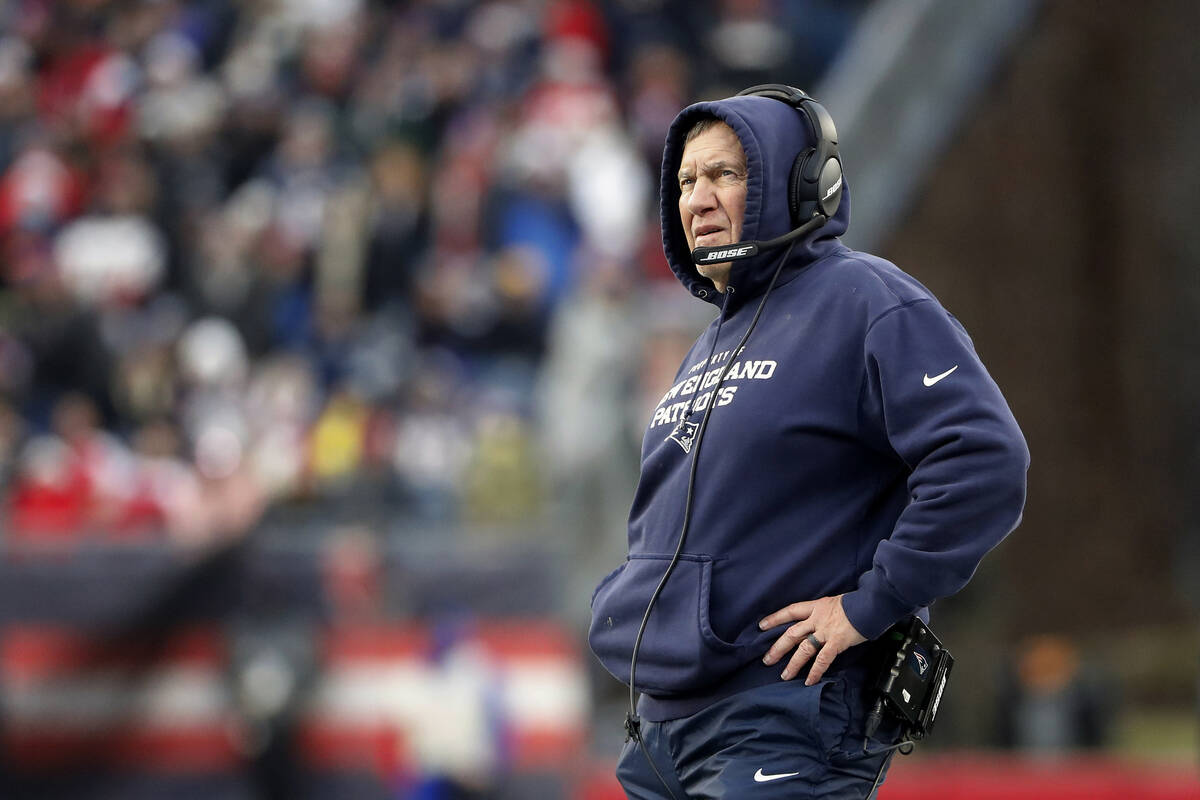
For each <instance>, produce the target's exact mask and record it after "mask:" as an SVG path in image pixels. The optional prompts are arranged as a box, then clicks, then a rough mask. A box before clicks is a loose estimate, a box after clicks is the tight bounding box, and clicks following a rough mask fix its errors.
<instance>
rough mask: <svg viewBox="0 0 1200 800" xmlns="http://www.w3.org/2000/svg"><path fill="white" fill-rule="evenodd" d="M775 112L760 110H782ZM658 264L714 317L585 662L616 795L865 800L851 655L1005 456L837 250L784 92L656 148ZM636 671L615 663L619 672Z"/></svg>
mask: <svg viewBox="0 0 1200 800" xmlns="http://www.w3.org/2000/svg"><path fill="white" fill-rule="evenodd" d="M781 101H782V102H781ZM661 206H662V213H661V218H662V225H663V242H664V249H665V252H666V256H667V259H668V262H669V263H670V265H671V268H672V270H673V271H674V272H675V274H676V276H677V277H678V278H679V280H680V281H681V282H682V283H683V285H684V286H685V287H686V288H687V289H688V290H689V291H690V292H691V293H692V294H694V295H695V296H697V297H699V298H701V299H703V300H705V301H707V302H710V303H713V304H715V305H717V306H718V307H719V308H720V313H719V314H718V316H717V318H716V319H715V320H714V321H713V323H712V325H711V326H710V327H709V328H708V330H706V331H705V332H704V333H703V334H701V336H700V338H699V339H697V341H696V343H695V344H694V345H693V347H692V349H691V350H690V351H689V352H688V354H687V355H686V356H685V357H684V360H683V364H682V365H681V367H680V369H679V373H678V375H677V376H676V379H675V381H674V382H673V384H672V385H671V386H670V387H667V389H666V392H665V394H664V395H663V398H662V401H661V402H660V404H659V406H658V408H657V409H656V410H655V412H654V414H653V416H652V417H651V420H650V424H649V426H648V428H647V430H646V434H645V439H644V442H643V447H642V466H641V477H640V480H639V484H638V488H637V492H636V494H635V496H634V500H633V506H632V509H631V511H630V516H629V532H628V533H629V557H628V559H627V560H626V562H625V563H624V564H622V565H621V566H620V567H618V568H617V569H616V570H615V571H614V572H613V573H611V574H610V575H609V576H608V577H606V578H605V579H604V580H603V581H602V582H601V584H600V586H599V587H598V588H597V590H596V592H595V594H594V596H593V601H592V609H593V620H592V627H591V631H590V642H591V646H592V649H593V651H594V652H595V653H596V655H597V656H598V657H599V658H600V660H601V661H602V662H603V663H604V665H605V666H606V667H607V668H608V670H609V671H610V672H612V673H613V674H614V675H615V676H616V677H618V678H619V679H620V680H622V681H623V682H625V683H626V684H632V686H633V689H635V690H636V691H638V692H641V693H642V696H641V700H640V702H639V703H638V708H637V714H636V715H631V719H630V720H629V722H628V726H629V728H630V730H631V732H632V733H633V736H632V739H631V741H630V742H629V743H628V744H627V746H626V749H625V751H624V752H623V754H622V757H621V762H620V765H619V768H618V777H619V778H620V780H621V782H622V784H623V786H624V787H625V790H626V792H627V793H628V794H629V796H630V797H632V798H668V797H677V798H680V800H682V798H684V797H688V798H743V797H756V798H757V797H762V798H785V797H786V798H792V797H823V798H855V799H856V800H857V799H858V798H863V797H866V796H868V795H869V794H870V793H871V792H872V791H873V789H874V786H875V785H876V784H877V782H878V779H879V776H881V775H882V774H883V771H884V769H885V765H886V758H887V753H886V747H887V746H888V745H889V744H891V743H892V740H893V739H894V736H895V734H896V732H897V731H898V729H899V726H898V724H895V723H893V724H890V725H889V723H886V722H885V724H884V725H883V726H882V727H881V728H880V731H879V733H878V734H877V735H876V737H875V739H874V742H873V743H868V744H873V746H869V747H867V748H865V752H864V738H865V737H866V730H865V727H866V725H865V719H866V717H867V709H868V707H869V704H870V702H871V697H870V692H869V689H870V686H869V684H870V681H871V676H870V672H869V670H870V664H871V662H872V658H871V654H870V651H871V645H867V644H864V642H867V641H868V640H873V639H876V638H877V637H879V636H880V635H881V634H882V633H883V632H884V631H886V630H887V629H888V628H889V627H890V626H891V625H893V624H894V623H896V622H897V621H899V620H901V619H903V618H905V617H908V616H910V615H913V614H919V615H921V616H925V617H927V611H926V608H927V607H928V606H929V605H930V604H931V603H932V602H933V601H934V600H936V599H937V598H939V597H945V596H947V595H950V594H953V593H954V592H956V591H958V590H959V589H960V588H962V586H963V585H965V583H966V582H967V581H968V580H969V579H970V576H971V575H972V574H973V572H974V570H975V568H976V566H977V565H978V563H979V561H980V560H981V559H982V558H983V556H984V555H985V554H986V553H987V552H988V550H990V549H991V548H992V547H994V546H995V545H996V544H997V543H998V542H999V541H1000V540H1001V539H1002V538H1003V537H1004V536H1006V535H1007V534H1008V533H1009V532H1010V531H1011V530H1012V529H1013V528H1014V527H1015V526H1016V524H1017V522H1018V520H1019V519H1020V515H1021V509H1022V506H1023V504H1024V496H1025V472H1026V469H1027V467H1028V457H1029V456H1028V451H1027V450H1026V447H1025V442H1024V439H1023V438H1022V436H1021V433H1020V430H1019V429H1018V427H1017V424H1016V422H1015V421H1014V420H1013V417H1012V414H1011V412H1010V411H1009V409H1008V406H1007V405H1006V403H1005V401H1004V398H1003V397H1002V396H1001V394H1000V391H999V389H998V388H997V387H996V384H995V383H994V382H993V381H992V379H991V378H990V377H989V376H988V374H987V371H986V370H985V369H984V366H983V364H982V363H981V362H980V360H979V358H978V356H977V355H976V353H975V350H974V348H973V346H972V343H971V340H970V338H969V337H968V336H967V334H966V332H965V331H964V330H963V328H962V326H961V325H960V324H959V323H958V322H957V321H956V320H955V319H954V318H953V317H952V316H951V315H950V314H949V313H948V312H947V311H946V310H945V309H944V308H943V307H942V306H941V305H940V304H939V303H938V301H937V300H936V299H935V298H934V297H933V296H932V295H931V294H930V293H929V291H928V290H927V289H925V287H923V286H922V285H921V284H920V283H918V282H917V281H916V280H914V279H913V278H912V277H910V276H908V275H906V274H905V273H904V272H902V271H900V270H899V269H898V268H897V267H895V266H894V265H892V264H890V263H888V262H887V261H884V260H883V259H880V258H877V257H875V256H872V255H868V254H866V253H860V252H855V251H852V250H850V249H849V248H847V247H846V246H844V245H843V244H842V243H841V241H840V240H839V239H838V236H839V235H840V234H841V233H842V232H843V231H845V229H846V226H847V224H848V221H849V190H848V188H847V187H846V186H845V184H844V183H843V180H842V176H841V165H840V159H839V158H838V156H837V150H836V134H835V133H833V131H832V122H831V121H830V120H829V119H828V115H827V114H826V113H825V112H824V109H821V108H820V107H819V106H817V105H816V104H815V103H813V102H812V101H811V99H810V98H807V96H805V95H803V94H802V93H799V92H797V91H796V90H793V89H791V88H790V87H773V88H772V87H767V90H766V91H760V92H757V93H755V94H751V95H749V96H738V97H734V98H729V99H726V100H721V101H718V102H707V103H698V104H696V105H693V106H689V107H688V108H686V109H684V110H683V111H682V112H681V113H680V114H679V116H678V117H677V118H676V120H675V122H674V123H673V124H672V126H671V128H670V131H669V133H668V135H667V145H666V149H665V151H664V156H663V169H662V183H661ZM635 653H636V655H635Z"/></svg>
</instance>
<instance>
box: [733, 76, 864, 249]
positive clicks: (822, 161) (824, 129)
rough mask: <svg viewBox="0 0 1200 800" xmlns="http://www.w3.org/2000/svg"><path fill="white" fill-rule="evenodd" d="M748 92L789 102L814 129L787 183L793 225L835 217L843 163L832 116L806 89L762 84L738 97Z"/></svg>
mask: <svg viewBox="0 0 1200 800" xmlns="http://www.w3.org/2000/svg"><path fill="white" fill-rule="evenodd" d="M748 95H750V96H755V97H769V98H771V99H772V100H779V101H780V102H782V103H787V104H788V105H789V106H791V107H792V108H794V109H796V110H797V111H799V112H800V113H801V114H803V115H804V117H805V118H806V119H807V120H808V124H809V127H811V128H812V132H813V137H814V141H815V144H814V145H813V146H812V147H807V148H805V149H804V150H801V151H800V153H799V154H798V155H797V156H796V160H795V162H794V163H793V164H792V176H791V180H790V181H789V183H788V210H789V211H790V212H791V214H792V227H794V228H796V227H799V226H801V225H803V224H804V223H806V222H808V221H809V220H811V219H812V218H813V217H814V216H816V215H817V214H822V215H824V216H825V217H826V218H827V219H828V218H832V217H833V215H834V214H836V213H837V210H838V205H839V204H840V203H841V202H842V162H841V159H840V158H839V157H838V141H837V128H835V127H834V125H833V117H831V116H829V112H828V111H826V110H825V107H824V106H822V105H821V104H820V103H818V102H817V101H816V100H814V99H812V98H811V97H809V96H808V94H807V93H806V92H804V91H802V90H800V89H797V88H796V87H795V86H788V85H787V84H784V83H762V84H759V85H758V86H751V87H750V88H748V89H743V90H742V91H740V92H738V93H737V96H738V97H745V96H748Z"/></svg>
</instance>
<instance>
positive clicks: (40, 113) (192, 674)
mask: <svg viewBox="0 0 1200 800" xmlns="http://www.w3.org/2000/svg"><path fill="white" fill-rule="evenodd" d="M1198 17H1200V11H1198V9H1197V7H1196V6H1195V5H1194V4H1192V3H1189V2H1182V1H1181V0H1177V1H1174V2H1172V1H1171V0H1165V1H1164V2H1161V3H1155V4H1147V5H1146V6H1145V7H1135V6H1134V5H1133V4H1129V3H1120V2H1116V1H1115V0H1096V2H1070V1H1069V0H1064V1H1063V2H1043V3H1037V2H1031V1H1030V2H1024V1H1018V0H1009V1H1008V2H1001V3H991V2H983V0H979V1H978V2H966V3H962V2H952V1H950V0H946V1H945V2H938V1H937V0H920V1H919V2H918V1H917V0H912V1H903V2H901V1H891V0H874V1H873V2H867V0H862V1H861V2H836V1H835V0H797V2H790V3H785V2H771V1H770V0H707V1H706V2H694V3H691V2H682V1H681V0H607V2H599V1H598V0H493V1H492V2H464V1H462V0H426V1H425V2H408V3H404V2H398V3H389V2H372V1H371V0H276V1H274V2H269V1H268V0H260V1H258V2H252V1H250V0H247V1H246V2H237V1H236V0H196V2H184V1H183V0H62V1H61V2H52V1H51V0H10V2H8V3H6V4H4V5H3V6H2V7H0V476H2V480H3V514H2V521H0V525H2V530H0V548H2V550H0V552H2V559H0V573H2V574H0V757H2V760H0V795H2V796H4V797H39V798H45V797H63V798H68V797H69V798H75V797H79V798H135V799H136V798H142V797H146V798H150V797H162V796H171V797H198V798H199V797H204V798H210V797H222V798H226V797H227V798H258V797H264V798H307V797H312V798H324V797H354V798H375V797H379V798H383V797H389V798H451V797H496V798H534V797H537V798H542V797H545V798H557V797H564V798H584V797H587V798H603V797H613V796H619V795H616V794H614V785H613V783H612V781H611V778H609V777H608V771H609V770H610V768H611V763H612V760H613V757H614V755H615V752H616V750H617V748H618V747H619V745H620V739H621V732H620V710H619V707H620V703H621V700H622V697H621V694H620V692H619V691H618V687H616V686H615V685H614V684H613V683H612V682H611V681H610V680H609V679H608V678H606V677H605V676H603V675H601V674H599V673H598V672H597V670H596V668H595V667H594V666H593V664H592V663H591V661H590V659H589V658H588V657H587V655H586V647H585V644H584V641H583V632H584V629H585V625H586V620H587V599H588V596H589V594H590V590H591V587H592V586H593V585H594V584H595V583H596V581H597V580H598V579H599V577H600V576H601V575H603V574H604V573H605V572H606V571H607V570H608V569H610V568H611V567H612V566H613V565H615V564H616V563H618V562H619V560H620V559H621V557H622V554H623V533H622V530H623V518H624V514H625V511H626V509H627V506H628V502H629V498H630V496H631V491H632V482H633V480H634V479H635V477H636V474H635V473H636V450H637V446H638V439H639V437H640V432H641V426H642V424H643V422H644V418H645V415H646V413H647V411H648V409H649V408H651V407H652V405H653V401H654V400H655V399H656V398H657V396H658V394H660V393H661V390H662V387H663V386H665V385H666V384H667V382H668V381H669V376H670V375H671V374H672V373H673V371H674V369H675V367H676V365H677V363H678V358H679V356H680V354H681V353H682V351H683V349H684V348H685V347H686V346H687V344H688V343H689V342H690V340H691V338H692V336H693V335H694V333H695V332H696V331H697V330H698V329H699V328H700V327H701V326H702V325H703V324H705V322H706V319H707V312H706V310H705V308H703V307H700V306H701V305H702V304H698V303H695V302H692V301H690V299H689V298H688V297H686V296H685V295H684V293H683V292H681V291H679V287H678V285H677V283H676V282H675V281H674V279H673V278H672V277H671V276H670V275H669V273H668V272H667V271H666V269H665V264H664V262H663V259H662V255H661V251H660V245H659V241H658V226H657V221H656V211H655V209H656V205H655V199H654V197H653V191H654V185H655V172H656V169H657V162H658V158H659V153H660V149H661V142H662V138H663V134H664V132H665V127H666V124H667V123H668V122H669V121H670V119H671V118H672V116H673V115H674V113H675V112H676V111H677V110H678V109H679V108H680V107H682V106H683V105H685V104H686V103H688V102H691V101H693V100H695V99H700V98H705V97H716V96H723V95H725V94H728V93H730V92H732V91H735V90H737V89H739V88H741V87H743V86H746V85H750V84H753V83H757V82H765V81H784V82H788V83H792V84H796V85H800V86H804V87H808V88H809V89H810V90H811V91H812V92H813V93H814V94H815V95H816V96H817V97H819V98H820V99H821V100H822V101H823V102H824V103H825V105H826V106H827V107H828V108H829V110H830V111H831V113H832V114H833V116H834V118H835V120H837V122H838V125H839V130H840V132H841V134H842V138H843V145H842V152H843V156H844V160H845V163H846V171H847V175H848V177H849V179H850V182H851V183H852V184H853V185H854V187H855V193H854V198H855V221H853V222H852V224H851V234H850V236H849V237H848V240H849V242H850V243H851V244H854V245H858V246H863V247H868V248H872V249H875V250H876V251H878V252H880V253H881V254H882V255H884V256H887V257H889V258H892V259H893V260H895V261H896V262H897V263H899V264H900V265H901V266H902V267H903V268H905V269H906V270H908V271H909V272H911V273H913V274H914V275H916V276H917V277H918V278H919V279H920V280H922V281H923V282H924V283H925V284H927V285H928V286H930V287H931V288H932V289H933V290H934V291H935V293H937V294H938V295H939V297H940V298H941V299H942V300H943V302H944V303H945V304H946V305H947V307H949V308H950V309H951V310H952V311H953V312H954V313H955V314H956V315H957V316H958V317H959V318H960V319H962V320H963V322H964V323H965V324H966V326H967V327H968V329H969V330H971V332H972V334H973V336H974V338H975V342H976V345H977V347H978V349H979V351H980V352H981V354H982V356H983V358H984V359H985V361H986V362H987V363H988V365H989V367H990V368H991V370H992V371H993V374H994V375H995V377H996V378H997V380H998V382H999V383H1000V385H1001V386H1002V387H1003V388H1004V389H1005V392H1006V395H1007V396H1008V398H1009V401H1010V403H1011V405H1012V406H1013V409H1014V412H1015V413H1016V416H1017V418H1018V420H1019V421H1020V422H1021V424H1022V426H1023V428H1024V430H1025V431H1026V434H1027V436H1028V439H1029V442H1030V447H1031V450H1032V453H1033V459H1034V461H1033V468H1032V470H1031V473H1030V496H1029V504H1028V507H1027V511H1026V518H1025V522H1024V524H1023V525H1022V527H1021V528H1020V529H1019V530H1018V532H1017V533H1016V534H1015V535H1014V536H1013V537H1012V538H1011V539H1010V540H1009V541H1008V542H1006V543H1005V544H1004V545H1003V546H1002V547H1001V548H1000V549H999V550H997V551H996V552H995V553H993V554H992V556H991V557H989V559H988V560H987V561H986V562H985V564H984V566H983V567H982V568H981V569H980V571H979V574H978V575H977V576H976V578H975V580H974V582H973V583H972V584H971V585H970V587H969V588H968V589H967V590H966V591H965V592H964V593H963V594H962V595H960V596H959V597H957V598H955V599H953V600H951V601H948V602H946V603H943V604H941V605H940V606H939V608H938V609H937V621H938V625H939V630H940V631H941V632H942V634H943V637H944V638H945V639H946V640H947V641H948V642H949V643H950V644H951V646H952V648H953V649H954V650H955V652H956V654H957V655H958V656H959V666H958V668H957V669H958V674H957V681H956V682H955V684H954V688H953V692H952V695H951V698H950V700H949V701H948V702H947V705H946V708H945V711H944V716H943V719H942V721H940V722H939V730H938V732H937V734H936V735H935V737H934V738H933V739H932V740H931V741H930V742H928V743H927V744H926V745H923V746H922V748H921V749H920V752H919V753H918V755H916V756H913V757H912V758H910V759H908V760H906V761H904V762H902V763H898V764H897V766H896V768H895V772H894V778H893V779H892V781H890V782H889V785H888V787H886V788H885V791H884V792H882V794H881V796H882V797H883V798H889V797H891V798H896V799H897V800H898V799H899V798H903V797H908V796H917V795H922V796H930V795H933V796H938V797H972V798H980V797H992V796H995V797H1011V796H1014V795H1015V794H1016V793H1017V792H1018V791H1026V792H1033V794H1027V795H1025V796H1055V797H1076V796H1077V797H1081V798H1082V797H1087V798H1099V797H1107V796H1113V797H1126V798H1128V797H1156V798H1168V797H1195V796H1196V795H1197V793H1198V792H1200V788H1197V787H1198V786H1200V784H1198V783H1197V777H1196V763H1197V757H1198V756H1200V743H1198V739H1200V737H1198V735H1197V726H1198V713H1197V686H1198V683H1200V670H1198V668H1197V661H1198V656H1200V631H1198V625H1197V608H1198V606H1200V530H1198V526H1197V518H1198V517H1197V514H1198V513H1200V507H1198V504H1197V502H1196V496H1197V493H1196V491H1195V481H1196V478H1197V475H1200V359H1198V358H1197V355H1196V352H1197V351H1196V344H1197V337H1196V334H1195V322H1196V320H1197V318H1198V316H1200V315H1198V313H1197V312H1198V311H1200V277H1198V275H1200V273H1198V272H1197V264H1198V262H1200V228H1197V226H1196V225H1195V224H1194V221H1193V216H1194V213H1195V210H1196V209H1197V208H1200V196H1198V192H1200V180H1198V178H1200V154H1198V152H1197V149H1196V148H1195V147H1194V143H1195V142H1196V141H1200V110H1198V109H1197V104H1196V102H1195V101H1196V100H1197V99H1200V69H1198V66H1200V65H1198V64H1197V56H1196V51H1195V47H1194V42H1193V35H1194V34H1193V32H1194V31H1195V30H1196V29H1197V28H1198V27H1200V25H1198V23H1200V19H1198Z"/></svg>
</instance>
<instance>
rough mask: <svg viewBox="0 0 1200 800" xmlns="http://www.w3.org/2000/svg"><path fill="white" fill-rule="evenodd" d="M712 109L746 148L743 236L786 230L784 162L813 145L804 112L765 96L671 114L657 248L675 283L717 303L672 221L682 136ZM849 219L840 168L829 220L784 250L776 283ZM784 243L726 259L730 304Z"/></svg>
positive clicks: (826, 245)
mask: <svg viewBox="0 0 1200 800" xmlns="http://www.w3.org/2000/svg"><path fill="white" fill-rule="evenodd" d="M707 115H712V116H715V117H717V118H718V119H721V120H723V121H724V122H725V123H726V124H728V125H729V127H731V128H733V131H734V133H736V134H737V137H738V139H740V140H741V142H742V149H743V150H745V151H746V171H747V185H746V218H745V221H744V222H743V225H742V238H743V241H754V240H757V241H763V240H766V239H773V238H775V237H777V236H782V235H783V234H785V233H787V232H788V231H790V230H792V222H791V215H790V212H789V210H788V183H789V181H790V180H791V174H792V164H793V162H794V161H795V160H796V156H797V155H798V154H799V153H800V151H801V150H804V149H806V148H808V147H811V146H812V145H813V143H814V142H813V137H814V134H813V131H811V130H809V126H808V121H807V119H806V118H805V116H804V115H803V114H802V113H801V112H799V111H797V110H796V109H794V108H792V107H791V106H789V105H788V104H786V103H783V102H781V101H779V100H774V99H772V98H769V97H755V96H746V97H730V98H727V99H725V100H717V101H713V102H704V103H695V104H693V105H690V106H688V107H687V108H685V109H683V111H681V112H679V115H678V116H676V117H675V121H674V122H672V123H671V127H670V129H669V130H668V131H667V143H666V147H665V148H664V149H663V162H662V176H661V187H660V191H659V197H660V198H661V199H660V203H661V206H660V209H659V210H660V217H661V220H662V236H663V250H664V252H665V253H666V256H667V263H669V264H670V265H671V270H672V271H673V272H674V273H675V276H676V277H678V278H679V280H680V282H681V283H683V285H684V286H686V287H687V289H688V291H689V292H691V293H692V294H694V295H696V296H697V297H700V298H703V299H705V300H707V301H709V302H711V303H714V304H716V305H720V304H721V302H722V298H721V296H720V293H718V292H717V291H716V288H715V287H714V286H713V283H712V281H710V280H709V279H708V278H705V277H703V276H702V275H701V274H700V273H699V272H697V271H696V265H695V264H693V263H692V255H691V250H690V249H689V248H688V243H687V237H686V236H684V232H683V224H682V223H681V222H680V220H679V183H678V180H677V178H676V175H677V174H678V172H679V161H680V158H681V157H682V156H683V139H684V137H685V136H687V132H688V130H690V129H691V127H692V125H693V124H694V123H695V121H696V119H697V118H699V117H702V116H707ZM849 223H850V186H849V184H848V182H846V181H845V178H844V173H843V184H842V201H841V204H840V205H839V206H838V211H837V213H836V214H835V215H834V216H833V218H832V219H831V220H829V222H827V223H825V224H824V225H823V226H821V227H820V228H818V229H817V230H815V231H813V232H812V233H811V234H809V235H808V236H806V237H805V238H804V239H802V240H800V241H798V242H796V244H795V246H794V247H793V248H792V251H791V257H790V258H789V260H788V264H787V265H786V266H784V268H783V273H782V274H781V275H780V278H779V280H780V282H781V283H782V282H785V281H787V280H788V277H789V275H791V274H794V273H796V272H798V271H799V270H801V269H803V268H804V267H805V266H807V265H808V264H811V263H812V262H814V261H816V260H817V259H820V258H823V257H824V256H826V255H828V254H829V253H831V252H834V251H835V250H837V249H839V248H840V247H841V244H840V242H839V241H838V238H837V237H839V236H841V235H842V234H843V233H844V232H845V231H846V228H847V226H848V225H849ZM785 252H787V249H786V248H782V249H776V250H768V251H765V252H763V253H759V254H758V255H756V256H754V257H753V258H748V259H745V260H742V261H735V262H733V269H732V271H731V273H730V279H729V285H730V286H732V287H733V288H734V297H733V298H731V299H730V302H731V303H734V304H740V303H743V302H745V301H746V300H747V299H749V298H751V297H755V296H757V295H759V294H761V293H762V292H763V291H764V290H765V289H766V287H767V284H768V283H769V282H770V280H771V275H772V274H774V271H775V267H776V266H777V265H778V263H779V261H778V259H780V258H783V255H784V253H785Z"/></svg>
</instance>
